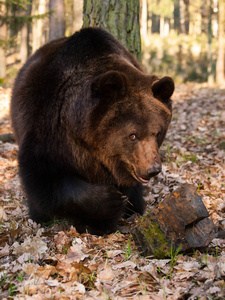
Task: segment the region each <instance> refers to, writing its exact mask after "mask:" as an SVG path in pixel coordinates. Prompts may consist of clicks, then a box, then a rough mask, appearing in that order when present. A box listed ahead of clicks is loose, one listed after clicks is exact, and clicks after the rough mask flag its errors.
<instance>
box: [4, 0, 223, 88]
mask: <svg viewBox="0 0 225 300" xmlns="http://www.w3.org/2000/svg"><path fill="white" fill-rule="evenodd" d="M224 7H225V0H140V1H139V0H129V1H123V0H84V1H82V0H5V1H0V83H1V84H5V85H11V84H12V82H13V79H14V78H15V75H16V73H17V71H18V69H19V68H20V67H21V65H22V64H23V63H24V62H25V61H26V60H27V58H28V57H29V55H31V54H32V53H34V52H35V51H36V50H37V49H38V48H39V47H40V46H41V45H43V44H45V43H46V42H48V41H50V40H53V39H55V38H59V37H62V36H64V35H66V36H69V35H71V34H73V33H74V32H75V31H76V30H79V29H80V28H81V27H86V26H102V27H105V28H106V29H107V30H108V31H110V32H111V33H112V34H113V35H114V36H115V37H117V38H118V39H119V40H120V41H121V42H122V43H123V44H124V45H125V46H126V47H128V49H129V50H130V51H131V52H133V53H134V54H135V55H136V56H137V58H138V59H139V60H141V61H142V64H143V65H144V67H145V70H146V72H147V73H149V74H150V73H151V74H152V73H156V74H157V75H158V76H164V75H169V76H172V77H173V78H174V79H175V80H176V81H177V82H187V81H194V82H208V84H209V85H212V84H214V83H216V84H219V85H224V47H225V44H224V43H225V39H224V28H225V16H224V15H225V9H224ZM116 19H119V22H117V21H115V20H116ZM125 20H126V22H125ZM127 20H128V21H127ZM125 23H126V24H125ZM123 34H124V35H127V36H128V38H125V37H124V36H123ZM132 34H133V36H132Z"/></svg>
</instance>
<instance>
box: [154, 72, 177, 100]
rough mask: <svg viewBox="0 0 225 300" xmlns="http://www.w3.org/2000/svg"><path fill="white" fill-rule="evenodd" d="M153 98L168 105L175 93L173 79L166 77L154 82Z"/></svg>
mask: <svg viewBox="0 0 225 300" xmlns="http://www.w3.org/2000/svg"><path fill="white" fill-rule="evenodd" d="M152 92H153V96H154V97H155V98H156V99H158V100H160V101H162V102H164V103H167V102H169V100H170V97H171V96H172V94H173V92H174V81H173V79H172V78H171V77H168V76H165V77H163V78H162V79H159V80H157V81H154V82H153V84H152Z"/></svg>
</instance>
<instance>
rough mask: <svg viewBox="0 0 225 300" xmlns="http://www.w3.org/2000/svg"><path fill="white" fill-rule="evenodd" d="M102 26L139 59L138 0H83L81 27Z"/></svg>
mask: <svg viewBox="0 0 225 300" xmlns="http://www.w3.org/2000/svg"><path fill="white" fill-rule="evenodd" d="M89 26H94V27H102V28H105V29H106V30H107V31H108V32H110V33H111V34H112V35H114V37H116V38H117V39H118V40H119V41H120V42H121V43H122V44H123V45H124V46H125V47H126V48H127V49H128V50H129V51H130V52H131V53H133V54H134V55H135V56H136V57H137V59H138V60H139V61H140V60H141V37H140V23H139V0H130V1H123V0H104V1H101V0H91V1H90V0H84V9H83V27H89Z"/></svg>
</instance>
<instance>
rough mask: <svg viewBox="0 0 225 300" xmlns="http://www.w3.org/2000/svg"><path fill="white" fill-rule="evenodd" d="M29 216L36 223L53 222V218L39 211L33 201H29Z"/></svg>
mask: <svg viewBox="0 0 225 300" xmlns="http://www.w3.org/2000/svg"><path fill="white" fill-rule="evenodd" d="M28 207H29V215H30V218H31V219H32V220H33V221H35V222H36V223H48V222H50V221H51V220H52V217H51V216H49V215H46V214H44V213H43V211H41V210H39V209H38V208H37V207H36V205H35V204H34V202H33V201H31V200H30V199H29V201H28Z"/></svg>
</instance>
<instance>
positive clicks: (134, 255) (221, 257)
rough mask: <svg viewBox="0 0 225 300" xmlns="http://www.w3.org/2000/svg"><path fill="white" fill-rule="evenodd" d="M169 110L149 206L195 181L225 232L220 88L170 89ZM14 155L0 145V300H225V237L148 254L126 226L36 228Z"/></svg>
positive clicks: (2, 122) (1, 102)
mask: <svg viewBox="0 0 225 300" xmlns="http://www.w3.org/2000/svg"><path fill="white" fill-rule="evenodd" d="M10 92H11V90H10V89H3V88H0V134H2V133H8V132H10V131H11V128H10V123H9V116H8V108H9V98H10ZM173 107H174V110H173V120H172V123H171V126H170V128H169V131H168V134H167V138H166V140H165V142H164V145H163V146H162V150H161V154H162V157H163V160H164V167H163V171H162V173H161V174H159V175H158V176H157V177H156V178H154V179H152V180H151V181H150V183H149V186H148V194H147V196H146V201H147V203H148V206H149V207H152V206H157V204H158V203H159V202H160V201H162V200H163V199H164V197H165V195H167V194H168V193H170V192H172V191H173V190H175V189H176V188H177V187H179V186H180V185H181V184H182V183H189V184H193V185H194V186H195V187H196V190H197V191H198V193H199V195H201V197H202V198H203V201H204V204H205V206H206V207H207V209H208V211H209V214H210V216H211V218H212V219H213V221H214V223H215V224H216V226H217V227H218V228H219V229H220V230H225V90H222V89H216V88H212V89H209V88H207V87H204V86H202V85H201V86H200V85H194V84H186V85H178V86H177V87H176V92H175V95H174V97H173ZM17 153H18V147H17V145H16V144H14V143H3V142H0V299H118V300H119V299H141V300H148V299H155V300H156V299H171V300H175V299H192V300H194V299H202V300H203V299H225V240H223V239H218V238H216V239H213V240H212V242H211V243H210V244H209V246H208V247H207V249H205V250H204V251H200V250H196V249H195V250H193V251H192V252H191V253H189V254H182V253H178V254H176V257H172V258H171V257H170V258H166V259H155V258H153V257H144V256H141V255H140V253H139V252H138V250H137V248H136V246H135V244H134V241H133V239H132V236H131V235H130V233H129V232H130V228H129V226H130V224H131V223H129V222H128V223H122V225H123V226H121V227H120V228H119V230H118V231H117V232H115V233H113V234H110V235H106V236H94V235H90V234H88V233H87V234H82V235H80V234H79V233H77V231H76V229H75V228H73V227H70V226H69V225H68V224H66V223H64V222H55V223H54V224H52V225H51V226H48V227H40V225H37V224H36V223H34V222H33V221H32V220H30V219H29V218H28V213H27V208H26V198H25V196H24V194H23V191H22V188H21V185H20V181H19V177H18V163H17ZM184 209H185V208H184ZM124 224H125V225H124ZM131 226H132V225H131Z"/></svg>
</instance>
